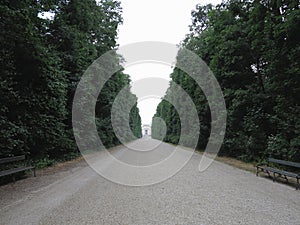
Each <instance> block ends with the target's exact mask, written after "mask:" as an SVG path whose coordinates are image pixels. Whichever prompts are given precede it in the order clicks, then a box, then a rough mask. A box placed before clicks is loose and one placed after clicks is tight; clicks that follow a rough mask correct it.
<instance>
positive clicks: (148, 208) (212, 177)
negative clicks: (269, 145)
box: [0, 139, 300, 225]
mask: <svg viewBox="0 0 300 225" xmlns="http://www.w3.org/2000/svg"><path fill="white" fill-rule="evenodd" d="M157 144H159V143H158V142H157V141H155V140H152V139H142V140H139V141H138V142H135V143H134V145H135V146H136V147H139V148H141V149H143V148H145V149H147V148H149V147H151V146H155V145H157ZM172 148H173V146H171V145H168V144H161V145H159V147H158V148H157V150H159V151H156V152H157V153H155V154H152V155H151V156H150V155H149V157H148V158H149V159H147V158H144V159H143V157H142V156H141V154H140V153H139V154H136V157H137V158H138V160H137V159H135V158H134V157H135V154H132V153H131V154H127V152H129V151H128V149H127V148H125V147H118V148H116V149H114V150H113V151H112V154H113V155H115V156H116V157H119V158H120V159H122V160H124V161H126V160H127V161H130V162H133V161H135V162H139V163H140V164H147V163H153V162H156V161H159V160H160V159H161V158H162V157H164V156H165V154H166V152H168V151H169V150H170V149H172ZM155 155H156V157H157V158H155ZM200 159H201V154H198V153H195V154H194V155H193V156H192V158H191V160H190V161H189V163H188V164H187V165H186V166H185V167H184V168H183V169H182V170H180V171H179V172H178V173H177V174H176V175H175V176H173V177H171V178H170V179H168V180H166V181H164V182H161V183H158V184H154V185H150V186H144V187H130V186H125V185H120V184H116V183H113V182H111V181H109V180H107V179H104V178H103V177H101V176H99V175H98V174H97V173H96V172H94V170H92V169H91V168H90V167H89V166H88V165H87V164H86V163H78V165H77V166H74V167H72V168H70V169H68V170H67V171H66V170H64V171H58V172H57V173H56V174H54V175H45V174H44V176H40V177H37V178H28V179H25V180H21V181H18V182H16V183H15V184H9V185H5V186H2V187H0V197H1V201H0V203H1V208H0V224H5V225H10V224H11V225H19V224H20V225H27V224H45V225H46V224H59V225H64V224H80V225H84V224H103V225H110V224H111V225H117V224H120V225H126V224H128V225H129V224H130V225H131V224H139V225H144V224H160V225H161V224H170V225H175V224H186V225H187V224H188V225H191V224H195V225H213V224H226V225H227V224H243V225H244V224H255V225H256V224H264V225H266V224H274V225H277V224H278V225H283V224H291V225H299V224H300V213H299V212H300V192H299V191H296V190H295V189H294V188H293V187H290V186H287V185H284V184H279V183H273V182H272V181H271V180H269V179H266V178H262V177H256V176H255V175H254V174H252V173H250V172H247V171H243V170H240V169H237V168H234V167H231V166H229V165H225V164H223V163H220V162H216V161H215V162H214V163H213V164H212V165H211V166H210V167H209V168H208V169H207V170H206V171H205V172H202V173H200V172H199V171H198V166H199V162H200ZM30 182H31V183H30Z"/></svg>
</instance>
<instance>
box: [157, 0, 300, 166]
mask: <svg viewBox="0 0 300 225" xmlns="http://www.w3.org/2000/svg"><path fill="white" fill-rule="evenodd" d="M299 19H300V10H299V3H297V1H276V0H271V1H256V0H254V1H231V0H229V1H226V2H223V3H221V4H219V5H217V6H215V7H214V6H211V5H207V6H201V5H197V7H196V9H195V10H194V11H193V12H192V25H191V26H190V34H188V35H187V37H186V39H185V40H184V41H183V42H182V46H183V47H186V48H188V49H190V50H192V51H194V52H195V53H196V54H198V55H199V56H200V57H201V58H202V59H203V60H204V61H205V62H206V63H207V64H208V66H209V67H210V68H211V70H212V71H213V72H214V75H215V76H216V78H217V79H218V81H219V83H220V86H221V88H222V90H223V94H224V98H225V101H226V107H227V113H228V120H227V131H226V137H225V140H224V144H223V147H222V149H221V152H220V154H221V155H228V156H233V157H237V158H240V159H243V160H246V161H249V160H258V161H260V160H261V159H263V158H265V157H268V156H272V157H275V158H281V159H286V160H292V161H298V162H300V148H299V133H300V127H299V123H300V118H299V115H300V106H299V103H300V91H299V87H300V64H299V60H297V59H298V58H299V54H300V39H299V37H300V36H299V35H296V33H298V34H299V27H300V20H299ZM171 78H172V80H173V81H174V82H176V83H178V84H179V85H180V86H181V87H183V88H184V89H185V90H186V91H187V92H188V93H189V95H190V96H191V98H192V99H193V101H194V103H195V105H196V107H197V110H198V116H199V119H200V123H201V128H200V129H201V132H200V137H199V143H198V148H200V149H203V148H205V146H206V143H207V140H208V137H209V132H210V131H209V130H210V123H211V121H210V120H211V119H210V111H209V107H208V104H207V102H206V97H205V96H204V94H203V93H202V92H201V90H199V88H198V87H197V86H196V84H195V82H194V81H193V80H191V79H190V78H189V77H188V76H187V75H186V74H184V73H183V72H181V71H180V70H178V69H176V68H175V70H174V72H173V73H172V75H171ZM162 103H163V102H162ZM162 103H161V104H160V105H159V106H158V108H157V114H159V112H160V111H166V112H169V111H170V110H171V111H173V110H174V109H171V107H170V106H168V105H165V104H163V105H162ZM171 115H172V113H171V112H169V114H168V115H162V118H163V119H164V120H167V121H168V120H170V118H169V117H170V116H171ZM177 120H178V119H177ZM175 128H176V129H178V121H174V122H173V123H171V124H169V127H168V130H170V131H172V129H175ZM152 129H153V130H154V132H155V131H156V128H155V127H153V128H152ZM152 133H153V132H152ZM171 133H172V132H171ZM172 134H173V135H175V133H172ZM177 134H178V132H177ZM169 135H171V134H169ZM154 137H155V134H154ZM173 143H174V142H173Z"/></svg>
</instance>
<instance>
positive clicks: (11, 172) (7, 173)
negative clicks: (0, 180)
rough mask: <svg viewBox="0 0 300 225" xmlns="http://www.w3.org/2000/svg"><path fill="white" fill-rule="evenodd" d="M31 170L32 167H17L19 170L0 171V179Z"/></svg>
mask: <svg viewBox="0 0 300 225" xmlns="http://www.w3.org/2000/svg"><path fill="white" fill-rule="evenodd" d="M31 169H34V167H33V166H26V167H19V168H13V169H9V170H4V171H0V177H3V176H6V175H10V174H14V173H18V172H22V171H25V170H31Z"/></svg>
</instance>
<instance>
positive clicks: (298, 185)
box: [296, 178, 300, 190]
mask: <svg viewBox="0 0 300 225" xmlns="http://www.w3.org/2000/svg"><path fill="white" fill-rule="evenodd" d="M299 188H300V184H299V178H297V184H296V190H298V189H299Z"/></svg>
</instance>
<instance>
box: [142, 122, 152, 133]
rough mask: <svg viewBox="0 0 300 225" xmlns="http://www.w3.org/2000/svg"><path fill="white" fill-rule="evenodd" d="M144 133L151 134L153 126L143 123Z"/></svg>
mask: <svg viewBox="0 0 300 225" xmlns="http://www.w3.org/2000/svg"><path fill="white" fill-rule="evenodd" d="M142 133H143V136H151V126H150V125H149V124H143V126H142Z"/></svg>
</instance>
